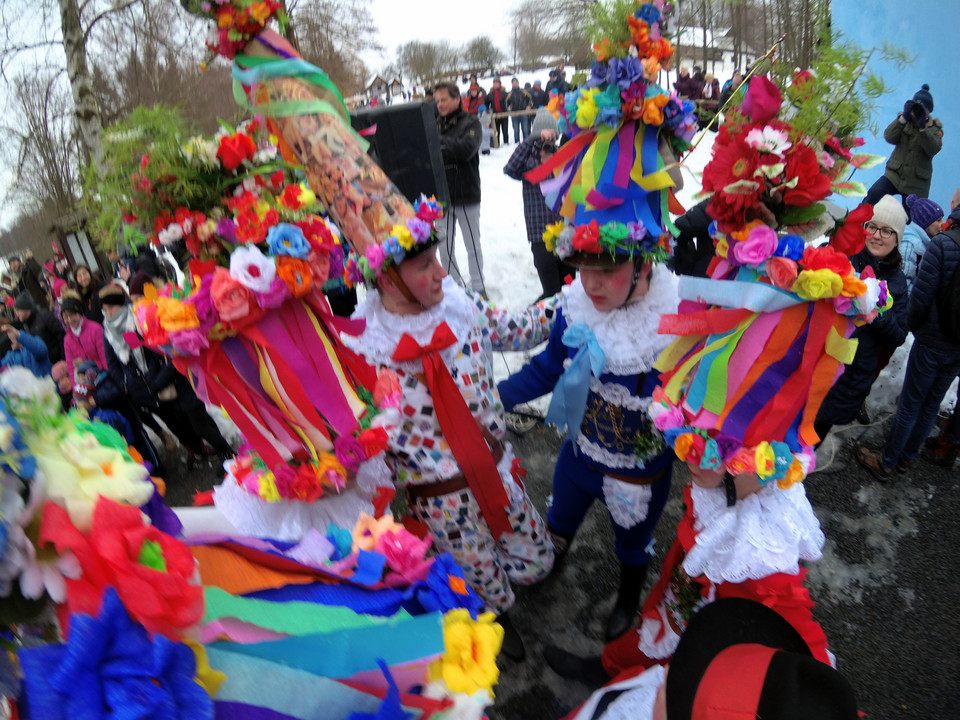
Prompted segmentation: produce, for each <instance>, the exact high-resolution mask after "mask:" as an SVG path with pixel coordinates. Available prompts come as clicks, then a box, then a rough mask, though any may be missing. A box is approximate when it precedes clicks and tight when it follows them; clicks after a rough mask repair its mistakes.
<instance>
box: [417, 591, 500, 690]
mask: <svg viewBox="0 0 960 720" xmlns="http://www.w3.org/2000/svg"><path fill="white" fill-rule="evenodd" d="M495 620H496V616H495V615H494V614H493V613H491V612H486V613H483V614H482V615H480V616H479V617H478V618H477V619H476V620H473V619H472V618H471V617H470V613H469V612H468V611H467V610H464V609H463V608H457V609H456V610H451V611H450V612H448V613H447V614H446V615H444V616H443V644H444V646H445V652H444V654H443V657H441V658H440V659H439V660H436V661H435V662H433V663H431V664H430V679H431V680H437V679H441V678H442V679H443V681H444V683H445V684H446V686H447V688H448V689H449V690H450V692H455V693H466V694H468V695H472V694H473V693H475V692H476V691H477V690H481V689H483V690H487V691H488V692H489V693H490V694H491V695H493V686H494V685H496V684H497V678H498V677H499V676H500V671H499V670H498V669H497V653H498V652H500V644H501V643H502V642H503V628H502V627H500V625H498V624H497V623H496V622H495Z"/></svg>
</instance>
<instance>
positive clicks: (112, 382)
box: [97, 338, 203, 412]
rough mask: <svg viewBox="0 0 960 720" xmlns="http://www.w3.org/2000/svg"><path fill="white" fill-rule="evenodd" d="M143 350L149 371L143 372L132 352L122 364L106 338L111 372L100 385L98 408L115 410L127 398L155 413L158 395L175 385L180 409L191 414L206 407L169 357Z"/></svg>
mask: <svg viewBox="0 0 960 720" xmlns="http://www.w3.org/2000/svg"><path fill="white" fill-rule="evenodd" d="M141 349H142V350H143V355H144V358H145V360H146V366H147V370H146V372H143V371H141V370H140V366H139V365H137V362H136V360H135V359H134V357H133V352H132V351H131V354H130V359H129V360H128V361H127V363H126V364H124V363H122V362H120V358H119V357H118V356H117V353H116V352H115V351H114V349H113V346H112V345H111V344H110V343H109V341H107V340H106V338H104V343H103V350H104V354H105V355H106V358H107V372H106V376H105V377H104V376H102V378H101V380H100V381H99V382H98V383H97V405H100V406H103V407H111V406H113V405H115V404H117V403H119V402H121V400H122V398H123V397H126V398H127V399H129V400H130V402H132V403H133V404H134V405H135V406H136V407H138V408H140V409H142V410H153V409H155V408H157V407H159V405H160V402H159V400H158V399H157V393H158V392H160V391H161V390H163V389H164V388H165V387H167V386H168V385H170V384H171V383H172V384H173V385H174V386H175V387H176V389H177V398H176V400H173V401H171V402H173V403H175V404H176V406H177V407H178V408H179V409H181V410H183V411H184V412H191V411H194V410H196V409H197V407H198V406H199V407H200V408H201V409H202V408H203V404H202V403H200V399H199V398H198V397H197V394H196V393H195V392H194V391H193V388H192V387H191V386H190V382H189V381H188V380H187V379H186V378H185V377H184V376H183V375H181V374H180V372H179V371H178V370H177V368H176V367H174V365H173V363H172V362H171V361H170V360H169V358H166V357H164V356H163V355H160V354H159V353H156V352H154V351H152V350H150V349H149V348H146V347H143V348H141Z"/></svg>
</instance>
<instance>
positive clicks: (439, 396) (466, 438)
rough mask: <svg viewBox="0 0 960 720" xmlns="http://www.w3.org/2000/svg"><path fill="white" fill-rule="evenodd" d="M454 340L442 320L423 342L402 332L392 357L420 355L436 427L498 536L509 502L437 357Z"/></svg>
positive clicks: (404, 358) (507, 529)
mask: <svg viewBox="0 0 960 720" xmlns="http://www.w3.org/2000/svg"><path fill="white" fill-rule="evenodd" d="M456 342H457V336H456V335H454V334H453V331H452V330H451V329H450V326H449V325H447V323H445V322H443V323H440V325H438V326H437V329H436V330H434V331H433V337H432V338H430V342H429V343H428V344H427V345H424V346H421V345H420V344H419V343H418V342H417V341H416V340H414V339H413V337H412V336H410V335H409V334H406V333H405V334H404V335H403V337H401V338H400V342H399V343H397V349H396V350H394V352H393V359H394V360H395V361H397V362H402V361H409V360H417V359H418V358H423V371H424V374H425V376H426V381H427V387H428V388H429V389H430V395H431V397H432V398H433V404H434V406H435V408H436V411H437V420H438V421H439V423H440V429H441V430H442V431H443V434H444V436H445V437H446V439H447V442H448V443H449V445H450V450H452V451H453V456H454V457H455V458H456V459H457V464H459V465H460V470H461V471H462V472H463V474H464V476H465V477H466V478H467V483H468V484H469V485H470V489H471V490H472V491H473V495H474V497H476V499H477V503H478V504H479V505H480V510H481V512H483V517H484V519H485V520H486V521H487V525H488V526H489V528H490V532H491V533H493V537H494V538H495V539H499V538H500V536H501V535H503V534H504V533H510V532H513V527H512V526H511V525H510V520H509V518H508V517H507V512H506V509H505V508H506V507H507V506H508V505H509V500H508V499H507V493H506V491H505V490H504V488H503V481H502V480H501V479H500V472H499V471H498V470H497V464H496V463H495V462H494V461H493V455H492V454H491V452H490V447H489V446H488V445H487V441H486V440H485V439H484V437H483V433H482V432H480V428H479V427H478V426H477V421H476V419H475V418H474V417H473V414H472V413H471V412H470V408H468V407H467V403H466V401H465V400H464V399H463V395H461V394H460V388H458V387H457V384H456V383H455V382H454V380H453V377H452V376H451V375H450V370H449V369H448V368H447V366H446V364H445V363H444V362H443V358H442V357H440V351H441V350H443V349H445V348H448V347H450V346H451V345H453V344H454V343H456Z"/></svg>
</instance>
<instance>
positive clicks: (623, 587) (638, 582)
mask: <svg viewBox="0 0 960 720" xmlns="http://www.w3.org/2000/svg"><path fill="white" fill-rule="evenodd" d="M646 579H647V565H624V564H623V563H620V590H619V591H618V592H617V602H616V604H615V605H614V606H613V612H611V613H610V617H609V618H607V640H615V639H616V638H618V637H620V636H621V635H623V634H624V633H625V632H626V631H627V630H629V629H630V628H632V627H633V626H634V625H635V624H636V622H637V608H638V606H639V605H640V591H641V590H643V581H644V580H646Z"/></svg>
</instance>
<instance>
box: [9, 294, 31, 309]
mask: <svg viewBox="0 0 960 720" xmlns="http://www.w3.org/2000/svg"><path fill="white" fill-rule="evenodd" d="M13 309H14V310H35V309H36V305H35V304H34V302H33V296H32V295H30V293H28V292H27V291H26V290H24V291H23V292H22V293H20V294H19V295H17V299H16V300H14V301H13Z"/></svg>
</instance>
